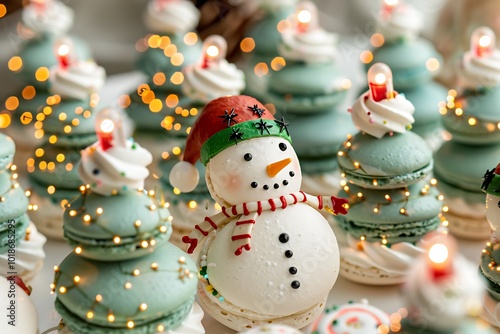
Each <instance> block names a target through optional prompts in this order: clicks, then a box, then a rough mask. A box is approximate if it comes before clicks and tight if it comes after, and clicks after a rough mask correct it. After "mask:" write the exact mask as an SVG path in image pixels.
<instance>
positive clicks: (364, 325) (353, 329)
mask: <svg viewBox="0 0 500 334" xmlns="http://www.w3.org/2000/svg"><path fill="white" fill-rule="evenodd" d="M390 324H391V319H390V318H389V315H388V314H387V313H385V312H384V311H382V310H380V309H378V308H376V307H375V306H372V305H369V304H368V301H367V300H366V299H365V300H362V301H361V302H360V303H354V302H349V303H347V304H344V305H340V306H339V305H334V306H331V307H326V308H325V310H324V311H323V314H322V315H321V316H320V317H319V318H318V319H316V320H315V321H314V323H313V324H312V325H311V327H310V328H309V329H308V331H307V333H308V334H330V333H342V334H379V333H384V329H389V326H390Z"/></svg>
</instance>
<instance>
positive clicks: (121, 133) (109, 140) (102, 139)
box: [95, 108, 127, 151]
mask: <svg viewBox="0 0 500 334" xmlns="http://www.w3.org/2000/svg"><path fill="white" fill-rule="evenodd" d="M95 132H96V134H97V138H98V140H99V144H100V145H101V148H102V149H103V150H104V151H106V150H108V149H110V148H111V147H113V146H117V147H127V138H126V135H125V129H124V128H123V118H122V116H121V115H120V112H119V111H118V110H116V109H113V108H106V109H103V110H102V111H100V112H99V113H98V114H97V116H96V123H95Z"/></svg>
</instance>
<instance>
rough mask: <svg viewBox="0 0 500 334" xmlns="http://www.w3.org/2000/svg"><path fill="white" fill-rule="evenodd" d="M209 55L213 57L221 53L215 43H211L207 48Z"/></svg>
mask: <svg viewBox="0 0 500 334" xmlns="http://www.w3.org/2000/svg"><path fill="white" fill-rule="evenodd" d="M206 52H207V56H210V57H212V58H216V57H217V56H218V55H219V48H218V47H217V46H215V45H210V46H209V47H208V48H207V51H206Z"/></svg>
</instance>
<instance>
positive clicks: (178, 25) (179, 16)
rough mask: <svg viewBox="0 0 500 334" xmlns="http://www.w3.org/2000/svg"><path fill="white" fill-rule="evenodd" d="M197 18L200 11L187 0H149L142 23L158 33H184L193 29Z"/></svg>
mask: <svg viewBox="0 0 500 334" xmlns="http://www.w3.org/2000/svg"><path fill="white" fill-rule="evenodd" d="M199 19H200V12H199V11H198V9H197V8H196V7H195V5H194V4H193V3H192V2H191V1H188V0H171V1H158V0H151V1H150V2H149V4H148V7H147V9H146V11H145V12H144V24H145V25H146V27H147V28H148V29H149V30H151V31H154V32H158V33H166V34H178V33H186V32H188V31H191V30H194V28H195V27H196V25H197V24H198V21H199Z"/></svg>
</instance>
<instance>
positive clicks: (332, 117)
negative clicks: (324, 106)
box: [278, 107, 358, 174]
mask: <svg viewBox="0 0 500 334" xmlns="http://www.w3.org/2000/svg"><path fill="white" fill-rule="evenodd" d="M280 115H281V114H280ZM279 117H280V116H278V119H279ZM285 119H286V121H287V122H288V123H289V124H290V125H289V127H288V129H289V131H290V135H291V137H292V138H293V142H292V146H293V148H294V149H295V152H296V153H297V156H298V157H299V159H300V166H301V169H302V172H303V173H306V174H315V173H323V172H329V171H332V170H336V169H338V165H337V151H338V147H339V146H340V144H341V143H342V142H344V141H345V140H346V139H347V136H348V135H354V134H355V133H357V131H358V130H357V129H356V128H355V127H354V125H353V123H352V121H351V115H350V114H349V113H348V112H347V110H339V108H338V107H332V108H330V110H329V111H327V112H324V113H318V114H316V113H310V114H287V115H286V117H285Z"/></svg>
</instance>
